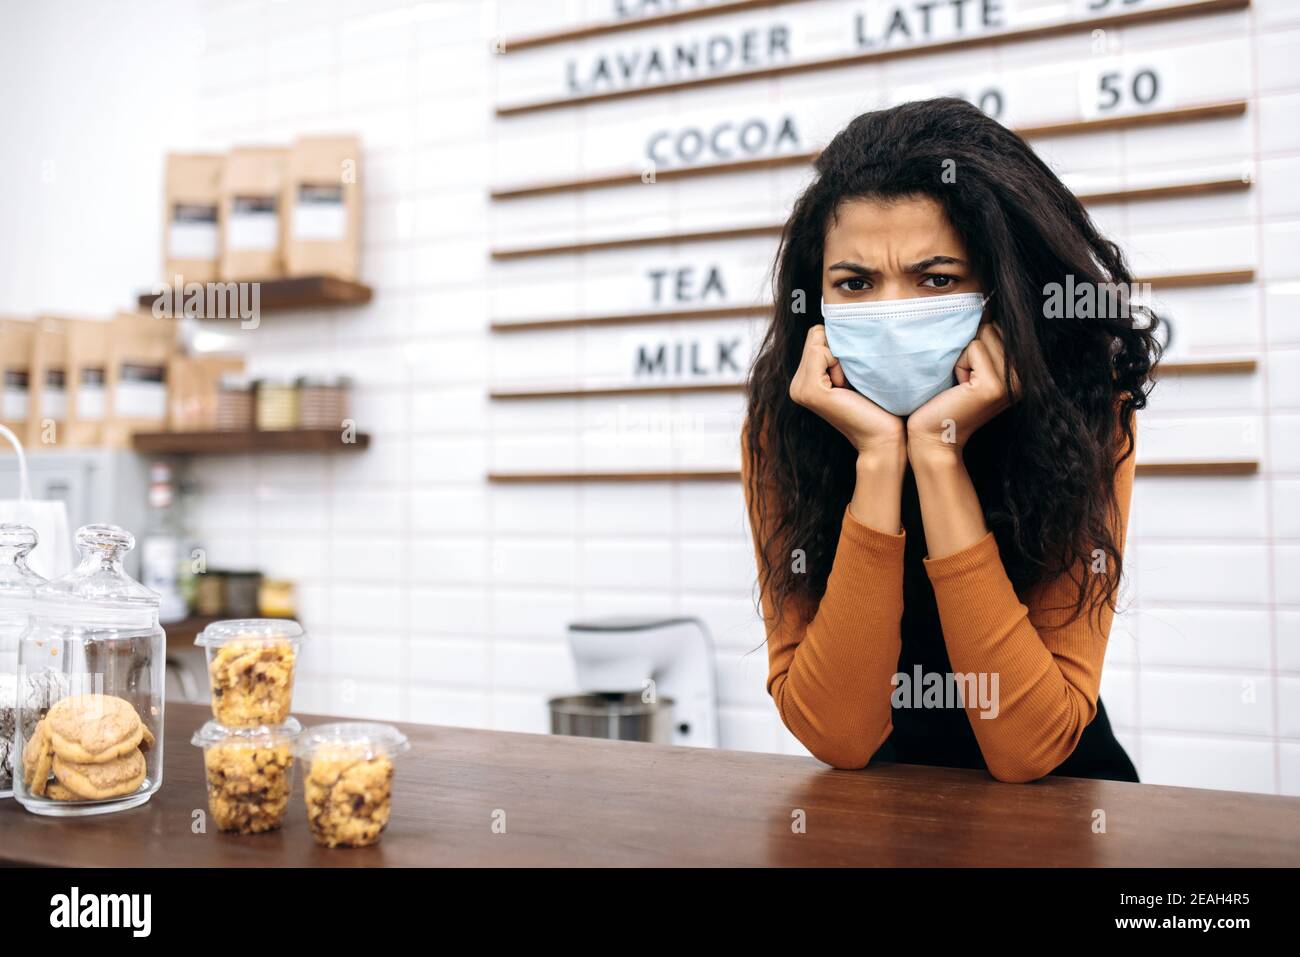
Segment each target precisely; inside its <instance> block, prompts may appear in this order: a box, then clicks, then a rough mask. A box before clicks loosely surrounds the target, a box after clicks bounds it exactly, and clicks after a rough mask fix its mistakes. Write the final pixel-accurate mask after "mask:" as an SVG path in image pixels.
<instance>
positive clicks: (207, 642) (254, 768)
mask: <svg viewBox="0 0 1300 957" xmlns="http://www.w3.org/2000/svg"><path fill="white" fill-rule="evenodd" d="M302 639H303V633H302V628H301V627H299V625H298V624H297V622H293V621H288V620H276V619H260V620H259V619H250V620H245V621H219V622H215V623H214V624H212V625H209V626H208V627H207V628H206V629H204V631H203V634H201V635H199V637H198V639H197V640H196V642H195V643H196V644H198V645H200V646H202V647H204V648H205V649H206V650H207V657H208V677H209V684H210V687H211V691H212V714H213V718H214V720H212V721H209V722H207V723H206V724H205V725H204V726H203V727H202V728H200V729H199V730H198V731H197V732H196V733H195V734H194V737H193V738H192V739H191V741H192V743H193V744H195V745H196V746H198V747H201V748H202V749H203V766H204V770H205V772H206V777H207V785H208V809H209V811H210V812H211V814H212V817H213V820H214V821H215V822H216V825H217V827H218V828H219V829H221V830H223V831H234V832H236V833H240V834H258V833H262V832H264V831H272V830H275V829H276V828H279V827H280V826H281V824H282V823H283V820H284V812H285V809H286V808H287V807H288V804H289V795H290V792H291V791H292V790H293V765H294V761H293V743H294V739H295V738H296V737H297V734H298V732H299V731H300V730H301V725H300V724H299V723H298V722H297V721H296V720H295V719H294V718H293V717H292V716H291V715H290V714H289V711H290V706H291V703H292V700H293V679H294V670H295V667H296V665H297V660H298V649H299V647H300V646H301V642H302Z"/></svg>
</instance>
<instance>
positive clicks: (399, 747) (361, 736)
mask: <svg viewBox="0 0 1300 957" xmlns="http://www.w3.org/2000/svg"><path fill="white" fill-rule="evenodd" d="M336 747H337V748H338V749H340V750H342V751H348V752H352V751H360V753H361V754H363V755H364V756H365V757H367V758H373V757H375V756H376V755H379V754H384V755H394V754H400V753H401V752H403V751H409V750H410V748H411V742H410V741H408V740H407V739H406V735H404V734H402V732H400V731H398V730H397V729H396V728H394V727H393V726H392V725H391V724H375V723H372V722H369V721H343V722H339V723H337V724H318V725H316V726H315V727H314V728H308V729H307V730H306V731H304V732H303V733H302V734H300V735H299V736H298V740H297V743H296V745H295V746H294V753H295V754H297V755H298V757H300V758H310V757H311V756H312V755H314V754H315V753H316V751H317V750H318V749H321V748H331V749H332V748H336Z"/></svg>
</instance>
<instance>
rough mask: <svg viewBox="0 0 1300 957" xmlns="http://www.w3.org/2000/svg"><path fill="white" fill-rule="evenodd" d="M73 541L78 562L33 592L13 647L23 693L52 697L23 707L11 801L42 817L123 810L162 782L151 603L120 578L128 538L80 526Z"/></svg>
mask: <svg viewBox="0 0 1300 957" xmlns="http://www.w3.org/2000/svg"><path fill="white" fill-rule="evenodd" d="M76 538H77V548H78V550H79V551H80V553H81V558H80V561H79V563H78V564H77V566H76V568H74V569H73V570H72V571H71V572H69V573H68V574H66V575H64V576H63V577H62V578H56V579H54V580H53V581H50V582H47V583H46V584H44V585H41V586H40V587H38V588H36V589H34V591H33V597H32V606H31V625H30V627H29V628H28V629H27V631H26V632H25V633H24V635H23V636H22V638H21V639H20V641H19V644H18V685H19V687H20V688H26V687H45V688H49V689H50V698H51V699H52V700H51V701H50V703H49V706H48V710H46V711H44V712H43V713H42V714H41V715H40V716H39V718H38V717H37V714H36V713H34V712H33V711H32V710H31V708H30V706H29V705H28V702H27V701H26V700H25V699H24V697H23V696H20V698H19V701H18V742H17V744H18V748H19V749H20V750H19V752H18V757H17V758H16V761H15V763H16V764H18V765H20V773H16V774H15V776H14V796H15V797H16V798H17V799H18V801H19V802H20V803H21V804H22V805H23V806H24V807H25V808H27V810H29V811H33V812H35V813H37V814H52V815H64V816H70V815H86V814H104V813H107V812H110V811H120V810H125V809H126V808H130V807H136V806H138V805H140V804H143V803H144V802H146V801H148V800H149V798H150V797H151V796H152V795H153V793H154V792H155V791H157V790H158V788H159V787H160V786H161V784H162V770H163V768H162V753H163V687H164V673H165V658H166V636H165V635H164V633H163V630H162V628H160V627H159V625H158V596H157V595H156V594H154V593H153V592H152V591H150V590H149V589H147V588H145V587H144V586H143V585H141V584H140V583H139V582H137V581H135V580H134V579H132V578H131V577H130V576H128V575H127V574H126V572H125V571H124V570H123V568H122V559H123V557H124V556H125V555H126V553H127V552H129V551H130V550H131V549H132V548H133V547H134V546H135V539H134V537H133V536H132V535H131V533H130V532H128V531H126V530H125V529H123V528H118V527H117V526H116V525H86V526H84V527H83V528H81V529H78V531H77V536H76ZM29 725H30V727H29Z"/></svg>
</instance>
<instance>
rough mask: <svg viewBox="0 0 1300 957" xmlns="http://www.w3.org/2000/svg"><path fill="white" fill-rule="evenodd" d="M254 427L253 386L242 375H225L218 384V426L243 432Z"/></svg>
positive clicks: (222, 428)
mask: <svg viewBox="0 0 1300 957" xmlns="http://www.w3.org/2000/svg"><path fill="white" fill-rule="evenodd" d="M252 427H253V387H252V385H251V384H250V383H249V381H248V379H247V378H245V377H244V376H242V375H224V376H222V377H221V379H220V381H219V382H218V384H217V428H218V429H221V430H222V431H227V432H242V431H247V430H248V429H251V428H252Z"/></svg>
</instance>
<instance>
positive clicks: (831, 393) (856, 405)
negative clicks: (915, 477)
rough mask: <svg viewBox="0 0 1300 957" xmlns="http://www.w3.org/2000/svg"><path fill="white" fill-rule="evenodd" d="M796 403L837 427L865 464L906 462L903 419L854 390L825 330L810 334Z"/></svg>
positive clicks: (793, 386) (794, 387)
mask: <svg viewBox="0 0 1300 957" xmlns="http://www.w3.org/2000/svg"><path fill="white" fill-rule="evenodd" d="M790 398H791V399H793V400H794V401H795V402H796V403H798V404H799V405H801V406H803V407H804V408H805V409H808V410H809V411H811V412H815V413H817V414H818V415H819V416H821V417H822V418H823V419H825V420H826V421H827V422H829V423H830V424H831V425H833V426H835V428H836V429H838V430H839V431H840V433H841V434H842V435H843V436H844V437H845V438H846V439H848V440H849V442H851V443H852V444H853V447H854V448H855V449H857V451H858V458H859V460H862V459H863V458H864V457H865V458H869V459H872V460H878V461H880V462H881V464H887V463H891V462H893V461H897V462H900V463H901V462H904V461H905V459H904V456H905V455H906V448H905V445H906V440H907V435H906V430H905V429H904V427H903V420H902V419H900V418H899V417H898V416H896V415H893V414H891V413H889V412H886V411H885V410H884V409H882V408H881V407H880V406H878V405H876V403H874V402H872V401H871V400H870V399H868V398H867V397H866V396H864V395H862V394H861V393H859V392H855V391H854V390H853V389H851V388H849V383H848V380H847V379H845V378H844V370H843V369H842V368H840V363H839V360H838V359H836V358H835V357H834V356H833V355H831V350H830V346H829V345H827V343H826V327H825V326H822V325H817V326H813V327H812V328H811V329H809V330H808V337H807V339H806V340H805V341H804V347H803V358H802V359H801V360H800V362H799V368H798V369H797V370H796V371H795V374H794V379H793V381H791V383H790Z"/></svg>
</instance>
